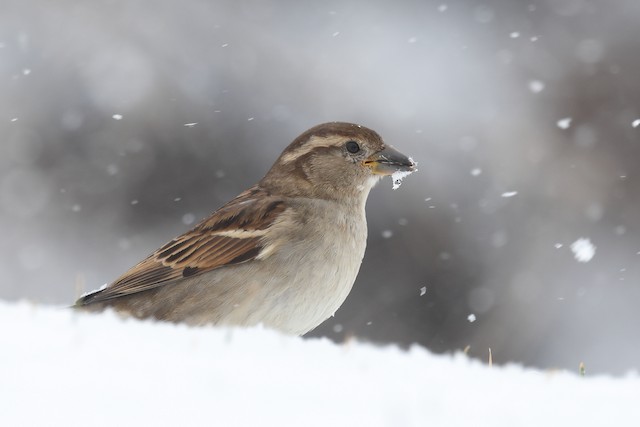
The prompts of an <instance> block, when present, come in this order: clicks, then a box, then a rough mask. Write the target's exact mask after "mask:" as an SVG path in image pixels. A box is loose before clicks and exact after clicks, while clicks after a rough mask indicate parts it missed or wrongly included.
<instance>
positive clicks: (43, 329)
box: [0, 302, 640, 427]
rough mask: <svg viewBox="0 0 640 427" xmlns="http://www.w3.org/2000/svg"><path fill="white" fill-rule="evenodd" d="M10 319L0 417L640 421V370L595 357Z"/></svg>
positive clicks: (16, 313) (77, 317)
mask: <svg viewBox="0 0 640 427" xmlns="http://www.w3.org/2000/svg"><path fill="white" fill-rule="evenodd" d="M0 324H1V325H3V327H2V334H0V340H2V347H1V348H2V351H1V352H0V366H1V368H0V373H1V384H2V387H0V398H1V402H2V404H1V406H2V410H0V425H3V426H15V425H20V426H44V425H47V426H62V425H64V426H87V425H91V426H102V425H104V426H115V425H117V426H130V425H154V426H176V425H189V426H256V425H262V426H326V425H331V426H355V425H358V426H427V425H430V426H465V427H467V426H492V427H501V426H509V427H512V426H556V425H566V426H581V427H585V426H602V425H629V426H631V425H636V426H637V425H640V405H638V390H640V377H638V375H637V374H629V375H627V376H626V377H623V378H611V377H589V376H588V366H587V376H585V377H580V376H579V375H578V374H577V372H576V373H568V372H557V371H547V372H544V371H536V370H532V369H524V368H522V367H520V366H513V365H511V366H504V367H499V366H496V365H495V364H494V365H493V367H488V366H487V365H486V364H483V363H480V362H479V361H474V360H470V359H469V358H467V357H466V356H465V355H463V354H456V355H452V356H450V355H444V356H438V355H434V354H431V353H429V352H428V351H427V350H425V349H424V348H421V347H412V348H411V349H409V350H408V351H405V350H402V349H399V348H397V347H393V346H386V347H380V346H374V345H371V344H365V343H360V342H357V341H349V342H348V343H347V344H342V345H341V344H334V343H333V342H331V341H329V340H327V339H304V338H299V337H290V336H284V335H281V334H280V333H277V332H274V331H270V330H266V329H260V328H253V329H227V328H214V327H206V328H189V327H186V326H181V325H173V324H166V323H155V322H140V321H136V320H122V319H120V318H119V317H118V316H116V315H115V314H113V313H110V312H107V313H103V314H98V315H92V314H84V313H77V312H74V311H72V310H70V309H68V308H52V307H43V306H34V305H30V304H27V303H18V304H9V303H4V302H0ZM496 359H499V355H494V363H495V360H496ZM576 371H577V366H576Z"/></svg>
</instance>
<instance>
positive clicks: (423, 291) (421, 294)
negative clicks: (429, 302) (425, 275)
mask: <svg viewBox="0 0 640 427" xmlns="http://www.w3.org/2000/svg"><path fill="white" fill-rule="evenodd" d="M426 293H427V287H426V286H423V287H421V288H420V296H421V297H422V296H424V295H425V294H426Z"/></svg>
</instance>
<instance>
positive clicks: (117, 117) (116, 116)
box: [111, 114, 122, 120]
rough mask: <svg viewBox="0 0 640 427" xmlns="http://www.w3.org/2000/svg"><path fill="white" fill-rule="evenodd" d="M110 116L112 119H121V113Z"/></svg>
mask: <svg viewBox="0 0 640 427" xmlns="http://www.w3.org/2000/svg"><path fill="white" fill-rule="evenodd" d="M111 117H112V118H113V120H122V114H114V115H113V116H111Z"/></svg>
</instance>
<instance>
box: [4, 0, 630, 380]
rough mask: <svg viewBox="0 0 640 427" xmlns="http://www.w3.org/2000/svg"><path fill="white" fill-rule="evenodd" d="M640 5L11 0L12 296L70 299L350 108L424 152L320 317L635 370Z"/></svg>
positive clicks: (474, 350) (597, 367)
mask: <svg viewBox="0 0 640 427" xmlns="http://www.w3.org/2000/svg"><path fill="white" fill-rule="evenodd" d="M638 22H640V2H638V1H637V0H618V1H615V2H611V1H604V0H601V1H596V0H537V1H533V0H528V1H516V0H487V1H483V2H479V1H475V0H474V1H471V0H466V1H465V0H452V1H448V0H441V1H429V0H421V1H402V2H393V3H392V2H383V1H370V0H367V1H365V0H361V1H353V0H351V1H337V0H328V1H322V2H311V1H262V0H260V1H259V0H255V1H235V0H228V1H203V0H183V1H180V2H176V1H170V0H156V1H154V2H143V1H131V0H109V1H106V0H105V1H95V2H83V1H79V0H77V1H72V0H59V1H56V2H50V1H46V0H26V1H25V0H5V1H3V2H2V6H0V137H1V142H0V144H1V145H0V147H1V155H0V229H1V231H2V239H1V240H0V271H1V273H2V274H1V278H0V298H1V299H3V300H9V301H16V300H29V301H33V302H36V303H41V304H52V305H59V306H61V307H62V306H65V305H69V304H71V303H72V302H73V301H74V300H75V298H76V297H77V296H78V295H79V294H80V293H82V292H84V291H87V290H91V289H95V288H98V287H100V286H101V285H102V284H103V283H106V282H110V281H112V280H113V279H114V278H116V277H117V276H118V275H120V274H121V273H122V272H124V271H125V270H126V269H127V268H129V267H130V266H132V265H133V264H135V263H137V262H138V261H139V260H140V259H141V258H143V257H144V256H146V255H148V254H149V253H150V252H151V251H153V250H154V249H156V248H157V247H158V246H160V245H161V244H163V243H164V242H166V241H168V240H170V239H171V238H172V237H174V236H176V235H178V234H180V233H182V232H184V231H186V230H187V229H188V228H189V227H190V226H192V225H193V224H194V223H195V222H197V221H198V220H199V219H201V218H203V217H205V216H207V215H208V214H209V213H211V212H212V211H213V210H215V209H216V208H217V207H219V206H220V205H222V204H223V203H224V202H226V201H227V200H229V199H230V198H232V197H234V196H235V195H236V194H238V193H239V192H240V191H242V190H244V189H245V188H247V187H248V186H250V185H252V184H254V183H255V182H256V181H257V180H258V179H260V178H261V177H262V175H263V174H264V173H265V172H266V171H267V170H268V168H269V167H270V166H271V164H272V162H273V161H274V160H275V159H276V157H277V156H278V154H279V153H280V152H281V150H282V149H283V148H284V147H285V146H286V145H287V144H288V143H289V142H290V141H291V140H293V139H294V138H295V137H296V136H297V135H298V134H300V133H301V132H302V131H304V130H306V129H307V128H309V127H311V126H313V125H315V124H318V123H321V122H326V121H332V120H339V121H353V122H357V123H360V124H363V125H365V126H368V127H371V128H373V129H375V130H377V131H378V132H379V133H380V134H381V135H382V136H383V137H384V138H385V140H386V141H387V142H388V143H390V144H393V145H395V146H396V147H397V148H399V149H400V150H401V151H403V152H404V153H406V154H409V155H411V156H412V157H413V158H414V159H415V160H417V161H418V162H419V172H418V173H415V174H413V175H412V176H410V177H408V178H406V179H405V181H404V182H403V185H402V187H401V188H400V189H398V190H397V191H392V189H391V182H390V180H388V179H387V180H385V181H383V182H382V183H381V184H379V185H378V186H377V187H376V188H375V189H374V190H373V192H372V194H371V195H370V197H369V203H368V207H367V210H368V218H369V244H368V249H367V254H366V256H365V260H364V263H363V266H362V268H361V271H360V275H359V277H358V280H357V282H356V284H355V287H354V289H353V291H352V293H351V295H350V296H349V298H348V300H347V302H346V303H345V304H344V306H343V307H342V308H341V309H340V310H339V311H338V312H337V313H336V315H335V317H334V318H332V319H329V320H328V321H327V322H325V323H324V324H323V325H322V326H320V327H319V328H318V329H317V330H315V331H313V332H312V333H311V334H309V335H311V336H327V337H329V338H331V339H333V340H335V341H338V342H342V341H344V340H348V339H350V338H351V337H356V338H358V339H360V340H365V341H372V342H376V343H396V344H400V345H403V346H405V345H410V344H412V343H418V344H420V345H424V346H426V347H427V348H429V349H430V350H432V351H434V352H451V351H456V350H462V349H464V348H465V347H467V346H469V348H468V352H469V354H470V355H471V356H472V357H477V358H480V359H483V360H486V359H487V353H488V349H489V348H491V350H492V353H493V361H494V363H508V362H517V363H522V364H524V365H526V366H535V367H540V368H545V369H547V368H566V369H570V370H573V371H577V369H578V364H579V363H580V362H581V361H583V362H584V363H585V364H586V368H587V372H588V373H612V374H618V375H620V374H624V373H626V372H629V371H631V370H637V369H638V367H639V364H640V341H639V332H638V329H639V326H640V309H639V308H638V305H639V304H640V283H639V279H640V270H639V268H640V263H639V261H640V230H639V227H640V203H639V202H640V200H639V199H640V173H639V172H640V77H639V76H640V55H639V54H638V53H639V52H640V25H638ZM580 239H582V240H580ZM575 242H582V245H581V247H580V245H579V244H574V243H575ZM572 244H573V246H572Z"/></svg>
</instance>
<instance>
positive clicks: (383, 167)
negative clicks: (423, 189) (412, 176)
mask: <svg viewBox="0 0 640 427" xmlns="http://www.w3.org/2000/svg"><path fill="white" fill-rule="evenodd" d="M362 164H363V165H364V166H367V167H368V168H369V169H371V171H372V172H373V173H374V174H376V175H383V176H384V175H393V173H394V172H413V171H415V170H416V164H415V163H414V162H413V160H411V159H410V158H409V157H407V156H405V155H404V154H402V153H401V152H399V151H398V150H396V149H395V148H393V147H391V146H387V147H386V148H385V149H384V150H380V151H378V152H377V153H375V154H372V155H371V156H369V157H368V158H367V159H365V160H364V161H363V162H362Z"/></svg>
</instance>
